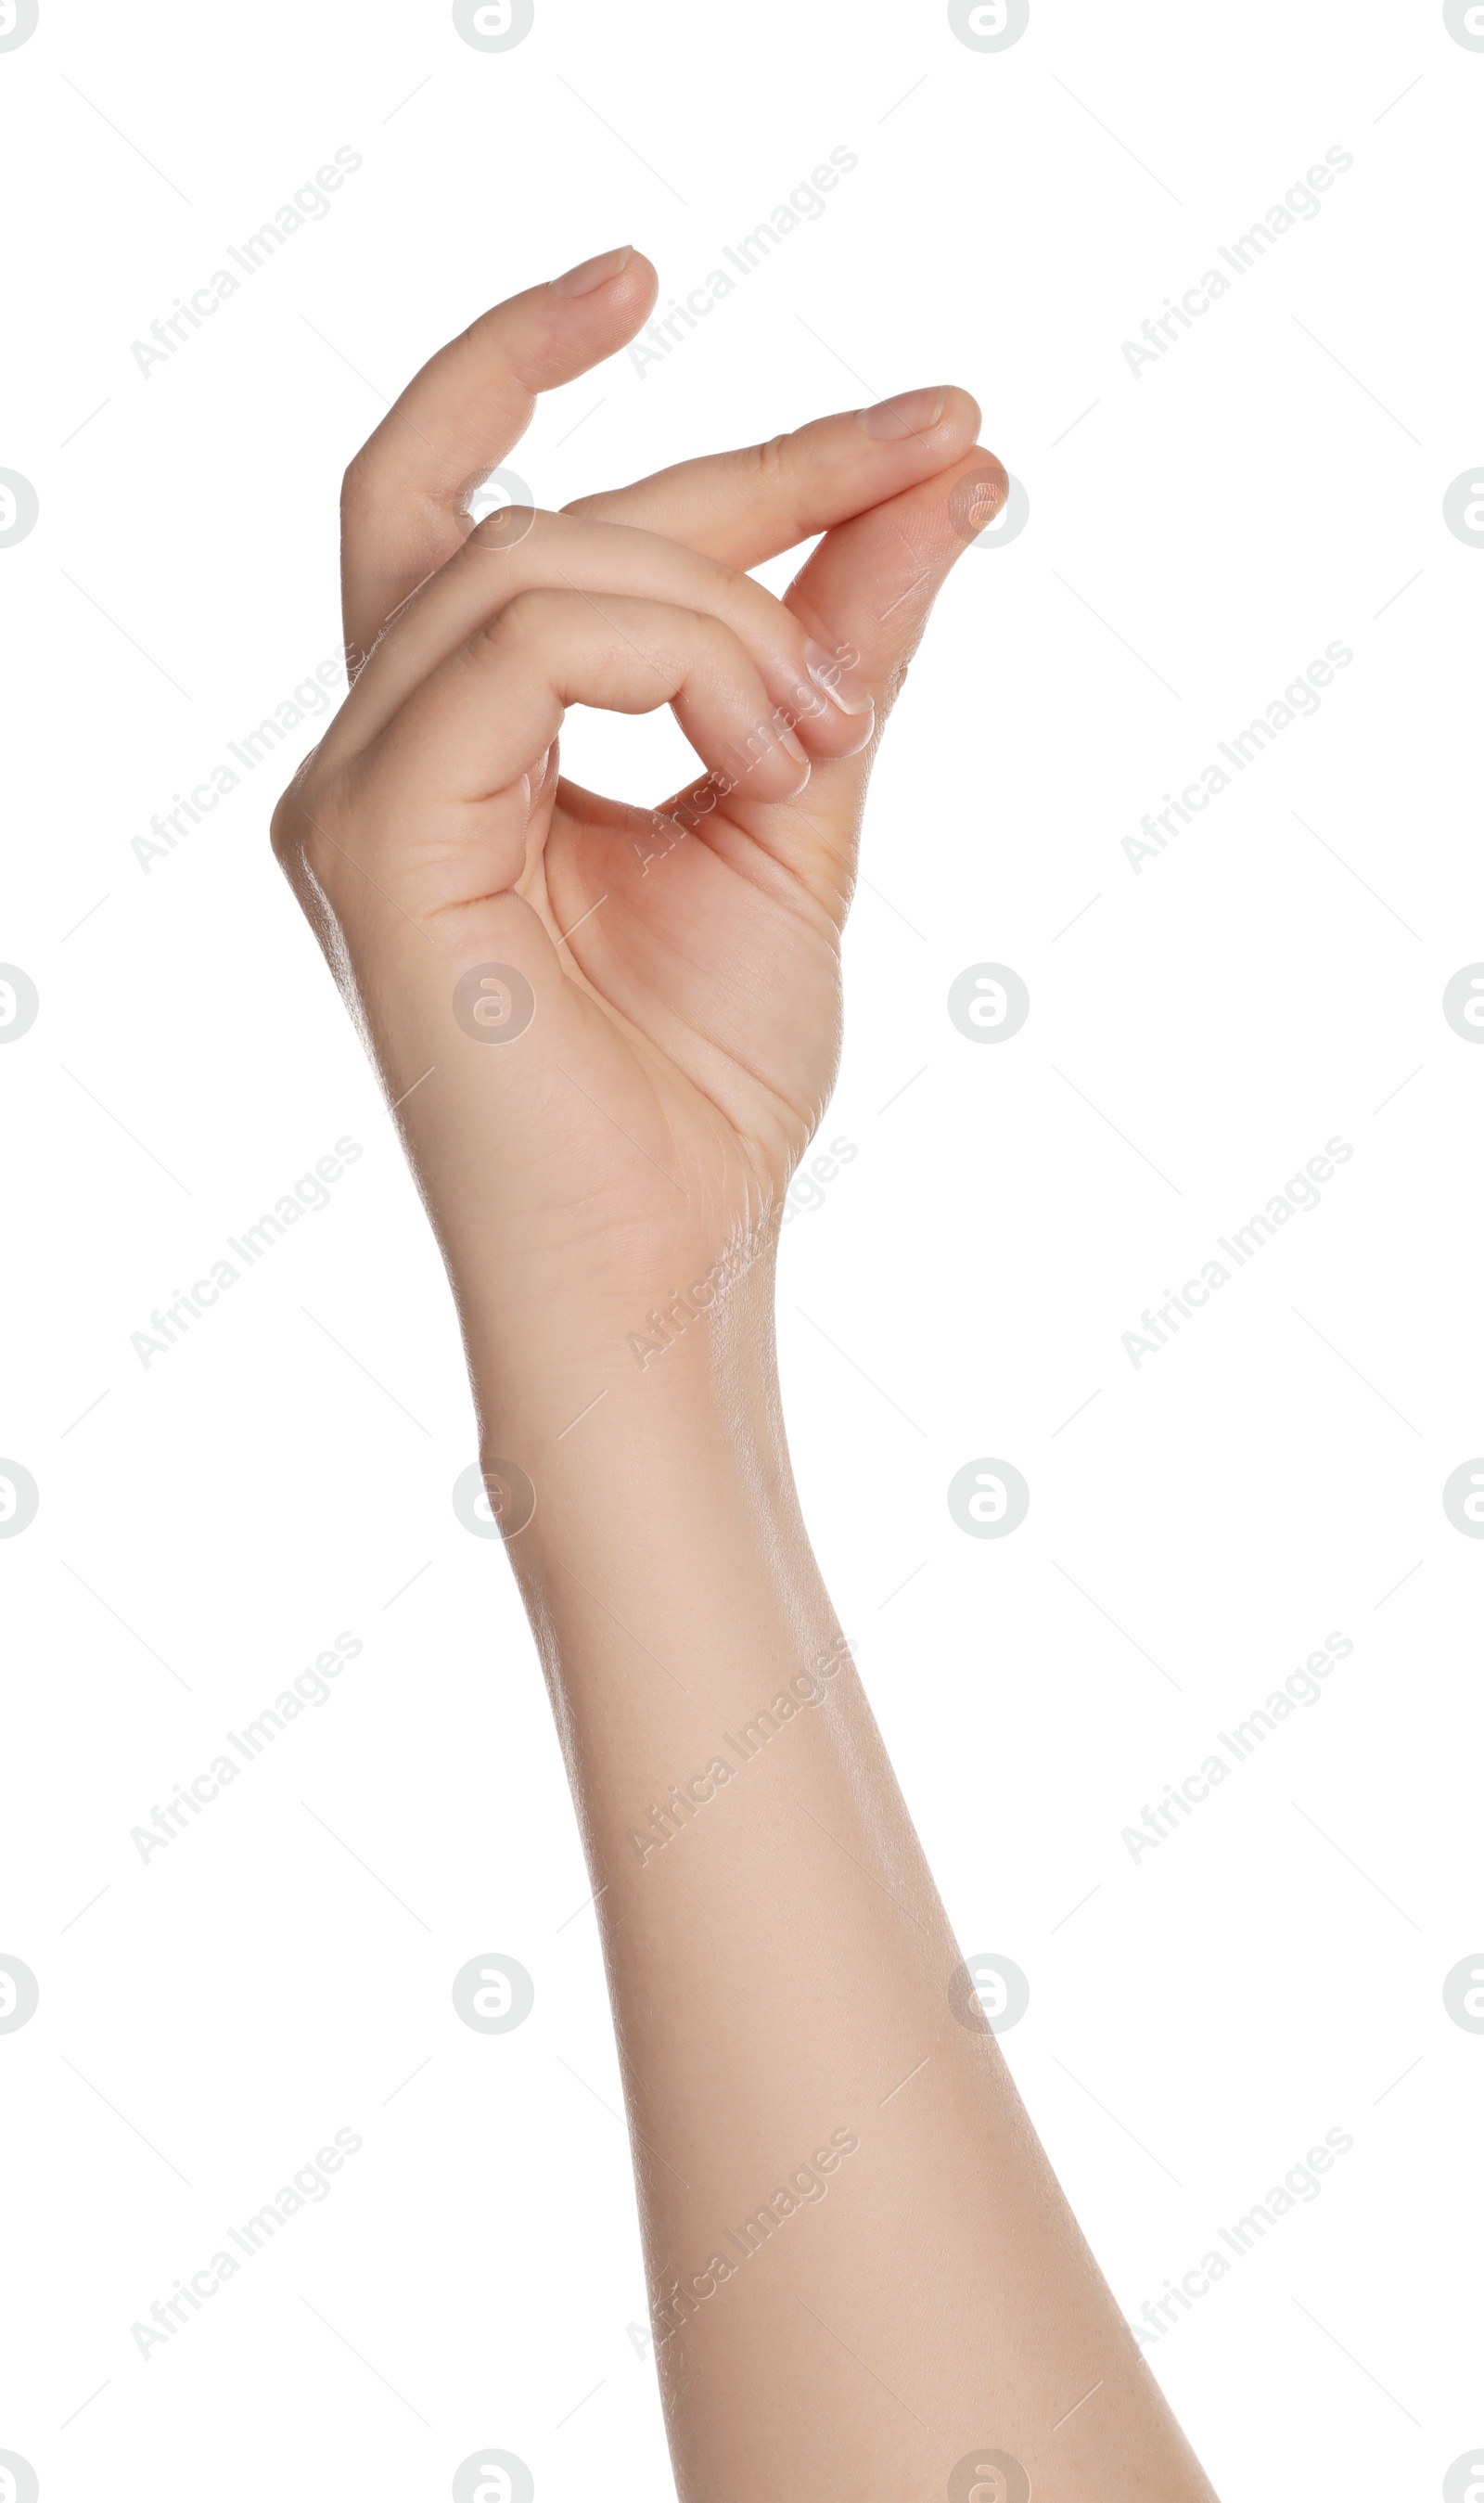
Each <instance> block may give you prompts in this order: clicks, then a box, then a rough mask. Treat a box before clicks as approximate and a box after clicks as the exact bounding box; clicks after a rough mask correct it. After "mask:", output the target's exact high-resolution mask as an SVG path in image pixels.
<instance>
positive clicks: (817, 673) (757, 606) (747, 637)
mask: <svg viewBox="0 0 1484 2503" xmlns="http://www.w3.org/2000/svg"><path fill="white" fill-rule="evenodd" d="M529 520H530V526H529V528H528V529H527V530H526V531H524V533H523V535H522V536H519V537H516V538H514V539H513V538H512V525H511V522H510V519H509V509H508V508H507V510H506V512H504V513H500V514H495V515H492V516H491V518H490V520H489V521H488V522H482V523H481V524H480V526H479V528H478V529H477V530H476V531H473V532H472V534H471V535H470V536H469V537H468V538H467V539H466V540H465V541H464V543H463V545H462V547H461V548H459V549H458V551H457V553H456V554H455V555H454V556H452V557H451V558H450V559H449V561H448V563H447V564H446V565H444V566H440V568H439V570H438V571H437V572H436V573H434V574H431V575H429V577H428V579H427V581H426V582H424V583H423V584H422V586H421V587H420V588H419V590H417V591H416V592H414V593H413V595H412V597H411V598H410V599H409V600H405V601H404V602H403V604H402V606H401V608H399V609H398V610H397V612H396V614H395V616H394V617H393V618H392V619H391V620H390V622H389V623H388V626H387V628H386V630H385V632H384V634H382V636H381V639H380V640H379V642H378V643H377V644H376V646H375V648H374V650H373V651H372V653H371V656H370V658H369V659H368V660H367V662H366V664H365V666H364V668H363V669H361V670H360V672H359V675H358V676H357V678H356V680H355V684H354V687H353V688H352V690H351V693H350V695H349V697H348V698H347V700H346V703H344V705H343V706H342V707H341V710H340V712H339V713H338V715H337V716H336V719H335V722H334V725H333V727H332V728H331V730H330V731H329V733H328V734H327V736H326V737H325V740H324V742H323V746H322V748H321V751H320V754H321V760H322V761H323V762H324V763H325V764H327V765H331V766H337V765H343V764H346V763H348V762H349V761H350V760H351V758H352V757H353V756H355V755H358V754H359V753H360V752H361V751H362V750H363V749H364V748H365V747H367V746H368V745H369V744H370V742H371V740H372V739H374V738H375V737H377V736H378V735H379V733H380V732H381V731H382V730H383V729H384V728H385V727H386V724H387V723H388V721H389V720H390V719H391V717H392V715H393V714H394V713H395V712H396V711H397V709H398V708H399V706H400V705H401V704H402V703H405V702H406V700H407V698H408V697H409V696H410V695H411V694H412V692H413V690H414V689H415V688H416V687H418V686H420V685H421V684H422V681H423V680H424V679H425V678H427V677H428V675H429V674H430V672H431V671H432V670H434V669H436V668H437V667H438V666H439V664H440V663H441V662H443V661H445V660H447V659H448V657H449V655H450V654H451V653H453V652H455V651H457V650H458V648H459V646H460V645H461V644H463V643H464V642H466V641H467V640H468V637H469V636H470V635H471V634H474V633H475V632H476V631H477V629H478V628H479V627H481V626H482V625H485V624H487V623H488V621H489V619H490V618H492V617H494V616H496V615H497V614H498V612H499V611H500V609H502V608H503V607H504V606H505V605H506V604H507V602H508V601H510V600H514V599H517V598H518V597H519V596H520V595H521V594H522V593H523V592H529V591H567V592H574V593H576V594H578V595H579V596H580V597H581V598H583V599H585V600H587V601H588V602H589V603H590V606H591V607H592V609H593V610H594V611H595V613H596V614H597V615H598V616H602V615H603V614H604V611H605V604H606V602H607V601H609V600H614V599H621V598H626V599H644V600H663V601H664V602H665V603H666V605H668V606H670V607H674V608H687V609H690V610H691V611H692V612H693V613H695V614H699V615H703V616H709V617H714V618H715V619H716V620H717V621H718V622H719V623H720V624H722V625H724V626H726V627H727V628H729V629H730V631H731V633H732V634H735V635H736V637H737V639H738V641H739V642H740V643H742V644H743V645H744V647H745V648H746V650H747V652H748V654H749V656H750V658H751V659H752V661H753V663H754V666H755V667H756V669H757V670H758V673H759V677H760V678H761V680H762V683H763V686H764V688H765V689H766V691H767V694H768V696H769V699H770V701H771V703H772V704H773V706H774V707H775V709H776V711H777V712H778V714H779V715H780V717H781V719H780V726H783V727H788V728H792V729H794V730H796V732H797V735H798V737H800V738H801V739H802V740H803V742H804V744H805V746H806V747H807V748H808V749H809V751H810V753H811V755H814V756H818V757H837V756H852V755H854V754H856V752H857V751H858V749H860V748H861V747H863V746H864V744H865V742H866V740H867V739H868V738H869V737H870V735H871V730H872V726H873V719H874V715H873V709H872V703H871V698H870V695H869V693H868V691H867V690H866V689H865V687H863V686H861V685H860V684H858V683H857V681H856V680H855V678H854V677H853V676H852V674H851V672H850V670H849V669H847V668H846V667H845V666H844V664H843V661H842V657H841V655H840V654H839V653H837V652H834V651H831V650H829V649H827V648H826V646H824V645H823V644H821V643H819V642H817V641H816V640H814V639H813V638H811V636H810V635H809V634H808V632H807V630H806V629H805V628H804V627H803V626H802V625H801V624H800V622H799V620H798V619H797V618H796V617H794V616H793V614H792V613H791V611H790V610H789V609H787V608H786V607H785V606H784V605H783V602H782V601H781V600H775V599H774V598H773V595H772V593H771V592H769V591H765V590H764V589H763V587H762V585H761V583H759V582H754V581H753V580H752V578H751V576H750V575H748V574H746V573H740V572H738V571H736V570H735V569H734V568H733V567H731V566H725V565H721V564H718V563H717V562H716V560H715V559H714V558H712V557H708V556H704V555H701V554H699V553H698V552H697V551H696V550H695V549H693V548H689V547H682V546H679V545H678V544H677V543H676V542H675V541H673V540H671V539H666V538H661V537H659V536H658V534H657V533H656V532H654V531H641V530H632V529H629V528H626V527H624V526H622V525H620V524H617V523H613V522H598V521H591V520H588V519H586V518H584V517H582V516H579V515H575V514H570V513H545V512H535V513H532V514H531V515H530V517H529Z"/></svg>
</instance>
